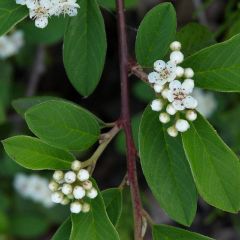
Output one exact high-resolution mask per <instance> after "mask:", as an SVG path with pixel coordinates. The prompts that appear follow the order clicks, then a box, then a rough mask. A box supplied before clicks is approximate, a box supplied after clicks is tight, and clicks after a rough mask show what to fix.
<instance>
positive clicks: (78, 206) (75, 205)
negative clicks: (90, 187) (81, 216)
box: [70, 202, 82, 214]
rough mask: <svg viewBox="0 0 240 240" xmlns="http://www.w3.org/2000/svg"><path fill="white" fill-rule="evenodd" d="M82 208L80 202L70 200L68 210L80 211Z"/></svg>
mask: <svg viewBox="0 0 240 240" xmlns="http://www.w3.org/2000/svg"><path fill="white" fill-rule="evenodd" d="M81 210H82V204H81V203H79V202H72V203H71V205H70V211H71V212H72V213H76V214H77V213H80V212H81Z"/></svg>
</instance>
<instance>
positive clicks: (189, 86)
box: [183, 79, 194, 89]
mask: <svg viewBox="0 0 240 240" xmlns="http://www.w3.org/2000/svg"><path fill="white" fill-rule="evenodd" d="M183 86H184V87H186V88H187V89H193V88H194V81H193V80H192V79H185V80H184V81H183Z"/></svg>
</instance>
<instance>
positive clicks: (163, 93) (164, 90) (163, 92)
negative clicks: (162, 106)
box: [162, 88, 169, 99]
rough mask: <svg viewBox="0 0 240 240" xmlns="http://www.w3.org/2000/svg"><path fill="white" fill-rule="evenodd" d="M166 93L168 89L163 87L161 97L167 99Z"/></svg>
mask: <svg viewBox="0 0 240 240" xmlns="http://www.w3.org/2000/svg"><path fill="white" fill-rule="evenodd" d="M168 93H169V89H167V88H165V89H163V91H162V97H163V98H164V99H167V98H168Z"/></svg>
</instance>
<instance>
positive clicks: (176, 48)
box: [170, 41, 182, 51]
mask: <svg viewBox="0 0 240 240" xmlns="http://www.w3.org/2000/svg"><path fill="white" fill-rule="evenodd" d="M181 47H182V44H181V43H180V42H178V41H174V42H172V43H171V44H170V49H171V50H172V51H179V50H181Z"/></svg>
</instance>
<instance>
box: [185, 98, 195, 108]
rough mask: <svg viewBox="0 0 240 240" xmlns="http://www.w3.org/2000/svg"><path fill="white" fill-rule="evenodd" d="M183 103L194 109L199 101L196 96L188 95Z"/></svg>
mask: <svg viewBox="0 0 240 240" xmlns="http://www.w3.org/2000/svg"><path fill="white" fill-rule="evenodd" d="M183 104H184V106H185V107H186V108H190V109H194V108H196V107H197V105H198V102H197V100H196V99H195V98H193V97H192V96H187V97H186V98H185V99H184V100H183Z"/></svg>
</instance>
